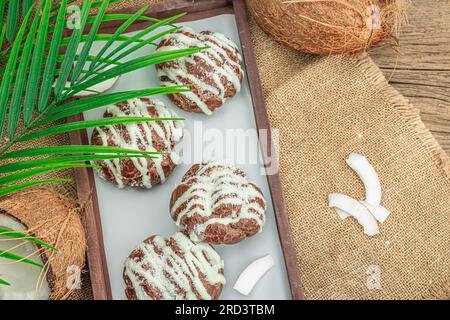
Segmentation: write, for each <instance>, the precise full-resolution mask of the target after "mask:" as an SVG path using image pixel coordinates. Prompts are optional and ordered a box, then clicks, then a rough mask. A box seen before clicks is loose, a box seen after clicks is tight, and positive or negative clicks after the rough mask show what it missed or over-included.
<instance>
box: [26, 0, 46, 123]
mask: <svg viewBox="0 0 450 320" xmlns="http://www.w3.org/2000/svg"><path fill="white" fill-rule="evenodd" d="M50 9H51V0H46V2H45V6H44V10H43V12H42V16H41V21H40V23H39V30H38V33H37V36H36V44H35V48H34V51H33V57H32V59H31V68H30V73H29V78H28V82H27V90H26V92H25V101H24V107H23V121H24V123H25V124H28V123H30V120H31V117H32V115H33V111H34V107H35V105H36V98H37V96H38V88H39V84H40V79H41V76H42V62H43V60H44V51H45V43H46V42H47V39H46V37H47V31H48V23H49V18H50Z"/></svg>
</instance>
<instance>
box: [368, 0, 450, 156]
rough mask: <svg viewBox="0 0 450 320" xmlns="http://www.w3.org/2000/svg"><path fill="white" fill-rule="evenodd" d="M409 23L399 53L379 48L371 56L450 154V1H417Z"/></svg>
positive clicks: (401, 36) (412, 2)
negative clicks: (418, 112)
mask: <svg viewBox="0 0 450 320" xmlns="http://www.w3.org/2000/svg"><path fill="white" fill-rule="evenodd" d="M408 20H409V21H408V24H407V25H405V26H404V27H402V30H401V34H400V48H399V50H400V52H399V53H397V52H395V51H393V50H392V48H388V47H378V48H374V49H372V50H371V51H370V55H371V57H372V58H373V59H374V60H375V62H376V63H377V65H378V66H379V67H380V68H381V69H382V70H383V72H384V74H385V76H386V78H387V79H390V83H391V84H392V85H393V86H394V87H395V88H396V89H397V90H398V91H399V92H400V93H402V94H403V95H404V96H406V97H408V98H409V100H410V101H411V103H412V104H413V105H415V106H416V107H417V108H418V109H419V110H420V112H421V117H422V120H423V122H424V123H425V125H426V126H427V127H428V128H429V129H430V130H431V132H432V133H433V135H434V136H435V138H436V139H437V141H438V142H439V143H440V144H441V146H442V147H443V148H444V150H445V151H446V152H447V153H448V154H450V0H432V1H430V0H413V1H411V4H410V5H409V8H408Z"/></svg>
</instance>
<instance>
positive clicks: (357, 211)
mask: <svg viewBox="0 0 450 320" xmlns="http://www.w3.org/2000/svg"><path fill="white" fill-rule="evenodd" d="M328 205H329V206H330V208H339V209H340V210H341V211H342V212H344V213H346V214H347V215H349V216H352V217H353V218H355V219H356V221H358V223H359V224H360V225H361V226H362V227H363V230H364V233H365V234H366V235H368V236H375V235H377V234H378V233H379V229H378V224H377V221H376V220H375V218H374V217H373V216H372V214H371V213H370V212H369V210H368V209H367V208H366V207H365V206H364V205H363V204H362V203H361V202H359V201H358V200H355V199H353V198H352V197H349V196H347V195H345V194H341V193H330V194H329V195H328Z"/></svg>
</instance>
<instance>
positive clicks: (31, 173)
mask: <svg viewBox="0 0 450 320" xmlns="http://www.w3.org/2000/svg"><path fill="white" fill-rule="evenodd" d="M96 167H97V166H95V165H90V164H84V163H70V164H56V165H50V166H45V167H39V168H35V169H31V170H27V171H23V172H17V173H13V174H10V175H5V176H2V177H0V185H6V184H11V183H16V182H19V181H21V180H24V179H28V178H32V177H35V176H38V175H40V174H43V173H47V172H51V171H57V170H64V169H73V168H96Z"/></svg>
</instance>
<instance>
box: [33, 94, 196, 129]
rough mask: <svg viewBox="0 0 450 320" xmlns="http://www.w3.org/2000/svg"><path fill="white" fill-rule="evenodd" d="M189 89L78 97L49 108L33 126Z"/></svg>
mask: <svg viewBox="0 0 450 320" xmlns="http://www.w3.org/2000/svg"><path fill="white" fill-rule="evenodd" d="M186 91H189V90H188V89H187V88H186V87H184V86H176V87H175V86H174V87H162V88H150V89H144V90H134V91H126V92H117V93H109V94H106V95H101V96H94V97H89V98H86V99H80V100H76V101H73V102H69V103H67V104H65V105H61V106H59V107H55V108H52V109H50V112H49V116H48V117H47V118H45V119H43V120H42V121H39V122H38V123H36V124H35V125H34V126H33V128H37V127H40V126H43V125H45V124H48V123H52V122H54V121H57V120H60V119H64V118H67V117H70V116H73V115H76V114H79V113H81V112H85V111H89V110H93V109H96V108H100V107H103V106H105V105H111V104H114V103H117V102H121V101H126V100H129V99H133V98H137V97H147V96H152V95H157V94H171V93H179V92H186Z"/></svg>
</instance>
